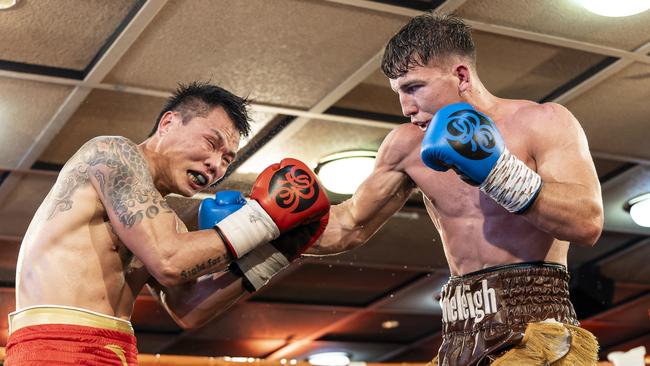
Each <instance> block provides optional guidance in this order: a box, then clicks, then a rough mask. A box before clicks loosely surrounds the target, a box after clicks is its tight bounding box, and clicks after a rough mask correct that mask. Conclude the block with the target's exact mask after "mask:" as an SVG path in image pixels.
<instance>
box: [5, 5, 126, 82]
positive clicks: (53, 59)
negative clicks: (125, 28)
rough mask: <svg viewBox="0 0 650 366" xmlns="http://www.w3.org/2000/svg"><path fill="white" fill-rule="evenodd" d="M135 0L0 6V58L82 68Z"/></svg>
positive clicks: (113, 30)
mask: <svg viewBox="0 0 650 366" xmlns="http://www.w3.org/2000/svg"><path fill="white" fill-rule="evenodd" d="M136 3H137V1H136V0H111V1H103V0H68V1H57V0H38V1H20V2H19V3H18V5H17V6H16V7H15V8H14V9H11V10H9V11H2V12H0V55H2V56H0V59H2V60H4V61H13V62H21V63H28V64H35V65H44V66H54V67H60V68H67V69H74V70H83V69H85V68H86V66H88V65H89V64H90V62H91V61H92V59H93V58H94V57H95V55H97V53H98V52H99V50H100V49H101V47H102V46H103V45H104V44H105V43H106V41H107V39H108V37H110V36H111V34H113V32H115V30H116V29H117V27H118V26H119V24H120V23H121V22H122V21H123V19H124V18H125V17H126V15H127V14H128V13H129V11H130V10H131V9H132V8H133V7H134V6H135V4H136Z"/></svg>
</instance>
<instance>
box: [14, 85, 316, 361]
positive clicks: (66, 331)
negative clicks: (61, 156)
mask: <svg viewBox="0 0 650 366" xmlns="http://www.w3.org/2000/svg"><path fill="white" fill-rule="evenodd" d="M246 104H247V101H246V100H245V99H243V98H240V97H238V96H235V95H234V94H232V93H230V92H228V91H226V90H224V89H222V88H220V87H218V86H215V85H210V84H206V83H191V84H189V85H186V86H181V87H180V88H179V90H178V91H177V92H176V93H175V94H174V95H173V96H172V97H171V98H170V99H169V101H168V103H167V105H166V106H165V107H164V108H163V110H162V112H161V114H160V116H159V118H158V120H157V121H156V127H155V128H154V130H153V132H152V134H151V135H150V137H149V138H147V139H146V140H145V141H143V142H142V143H140V144H135V143H133V142H132V141H130V140H129V139H127V138H124V137H119V136H101V137H96V138H94V139H92V140H90V141H88V142H87V143H86V144H84V145H83V146H82V147H81V148H80V149H79V150H78V151H77V152H76V153H75V154H74V156H72V157H71V158H70V160H68V162H67V163H66V164H65V165H64V167H63V168H62V170H61V172H60V174H59V177H58V179H57V181H56V182H55V184H54V186H53V187H52V189H51V191H50V192H49V194H48V195H47V197H46V198H45V200H44V201H43V203H42V204H41V206H40V207H39V209H38V210H37V212H36V214H35V215H34V218H33V219H32V222H31V223H30V226H29V228H28V230H27V233H26V235H25V238H24V240H23V243H22V245H21V248H20V254H19V258H18V264H17V273H16V311H15V312H13V313H12V314H10V315H9V331H10V335H9V338H8V342H7V349H6V350H7V355H6V360H5V365H14V366H18V365H44V364H48V365H63V364H66V365H67V364H71V365H78V364H102V365H136V364H137V358H136V356H137V348H136V345H135V338H134V336H133V329H132V327H131V323H130V322H129V319H130V317H131V313H132V311H133V306H134V303H135V300H136V297H137V295H138V294H139V293H140V291H141V289H142V288H143V287H144V286H145V285H149V286H150V287H151V289H152V291H153V292H155V293H156V296H158V297H159V298H160V299H161V301H162V302H163V305H164V307H165V309H167V310H168V311H169V312H170V314H171V315H172V317H173V318H174V320H176V321H177V322H178V324H179V325H180V326H182V327H184V328H191V327H197V326H200V325H201V324H204V323H205V322H207V321H208V320H209V319H211V318H212V317H214V316H216V315H217V314H218V313H220V312H222V311H223V310H225V309H226V308H227V307H228V306H229V305H230V304H232V303H233V302H234V301H236V300H237V299H238V298H239V297H240V296H241V295H242V294H244V293H245V287H244V286H245V285H246V283H247V281H248V282H254V283H255V284H257V287H256V288H258V287H260V286H263V285H264V283H265V281H267V280H268V278H270V276H272V275H273V274H275V273H276V272H277V271H279V270H281V269H282V268H283V266H286V265H287V264H288V262H290V260H291V259H293V258H294V257H295V256H297V254H299V253H300V252H301V251H302V250H304V249H306V246H308V245H309V244H311V243H312V242H313V241H314V240H315V239H316V238H317V237H318V235H319V234H320V233H321V232H322V230H323V229H324V225H326V222H327V213H328V210H329V201H328V200H327V197H326V196H325V194H324V193H323V190H322V189H318V181H317V180H316V178H315V175H314V173H313V172H311V171H310V170H309V168H308V167H306V166H305V165H304V164H303V163H301V162H300V161H297V160H295V159H284V160H283V161H282V162H280V163H279V164H274V165H272V166H270V167H269V168H267V169H266V170H264V171H263V172H262V173H261V174H260V176H259V177H258V178H257V181H256V183H255V184H254V186H253V191H252V192H251V194H250V198H251V199H250V200H247V201H244V202H242V205H241V207H239V209H238V210H237V211H236V212H229V214H228V215H227V217H225V218H223V220H220V221H219V222H218V223H217V220H215V221H213V225H210V226H209V227H208V228H207V229H205V230H199V231H194V232H188V231H187V228H186V227H185V225H184V224H183V222H182V221H181V220H180V219H179V218H178V216H177V215H176V214H175V213H174V212H173V211H172V210H171V209H170V207H169V206H168V205H167V203H166V201H165V199H164V196H165V195H167V194H170V193H176V194H179V195H182V196H185V197H191V196H193V195H194V194H196V193H197V192H199V191H201V190H203V189H205V188H207V187H209V186H210V185H211V184H213V183H215V182H216V181H217V180H219V179H221V178H222V177H223V176H224V174H225V173H226V170H227V168H228V166H229V165H230V163H232V161H233V160H234V159H235V156H236V151H237V149H238V147H239V142H240V137H241V136H246V135H247V134H248V132H249V121H248V116H247V111H246ZM291 174H300V187H297V186H296V185H294V184H292V181H287V180H282V179H279V178H277V176H278V175H282V177H285V176H286V177H288V176H290V175H291ZM278 182H280V183H278ZM306 182H308V183H309V184H308V187H307V188H309V189H310V190H311V191H312V192H316V193H315V194H313V195H312V197H310V200H309V201H308V202H307V203H305V204H304V205H303V206H301V210H300V211H299V212H298V210H291V207H289V206H287V205H284V203H283V201H282V200H281V199H280V198H279V195H280V194H283V195H285V196H286V195H287V192H289V193H290V192H292V190H300V189H302V190H304V189H306V187H305V185H306ZM274 184H276V185H277V184H282V185H283V186H282V190H278V189H276V187H275V185H274ZM305 228H306V229H307V230H306V231H303V230H302V229H305ZM269 242H271V244H269ZM260 248H262V249H261V252H260ZM267 257H272V259H273V261H270V262H272V263H270V264H268V263H264V259H266V258H267ZM250 258H253V260H251V259H250ZM260 258H261V259H260ZM278 258H279V259H278ZM233 260H237V261H238V262H241V264H240V265H239V267H238V268H237V270H236V271H226V272H223V273H220V274H218V275H214V276H206V275H207V274H211V273H215V272H217V271H222V270H224V269H226V267H227V266H228V264H229V263H231V262H232V261H233ZM278 260H279V261H280V262H281V263H280V265H274V266H272V265H271V264H275V262H278ZM260 263H261V264H260ZM199 278H201V279H202V280H201V281H198V280H197V279H199ZM245 280H246V281H245Z"/></svg>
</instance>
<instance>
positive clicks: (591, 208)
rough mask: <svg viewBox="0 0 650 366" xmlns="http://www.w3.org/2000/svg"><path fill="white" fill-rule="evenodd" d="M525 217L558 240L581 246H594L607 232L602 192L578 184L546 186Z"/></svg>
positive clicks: (550, 184)
mask: <svg viewBox="0 0 650 366" xmlns="http://www.w3.org/2000/svg"><path fill="white" fill-rule="evenodd" d="M523 216H524V217H525V218H526V219H527V220H528V221H530V222H531V223H533V224H534V225H535V226H537V227H538V228H540V229H541V230H544V231H546V232H548V233H550V234H552V235H553V236H554V237H555V238H557V239H560V240H566V241H570V242H572V243H575V244H581V245H588V246H591V245H594V244H595V243H596V241H597V240H598V238H599V237H600V233H601V232H602V229H603V207H602V201H601V199H600V192H594V190H593V189H591V188H588V187H586V186H583V185H580V184H575V183H557V182H544V184H543V186H542V189H541V191H540V193H539V196H538V197H537V199H536V200H535V203H534V204H533V205H532V206H531V207H530V209H529V210H528V211H527V212H526V213H525V214H524V215H523Z"/></svg>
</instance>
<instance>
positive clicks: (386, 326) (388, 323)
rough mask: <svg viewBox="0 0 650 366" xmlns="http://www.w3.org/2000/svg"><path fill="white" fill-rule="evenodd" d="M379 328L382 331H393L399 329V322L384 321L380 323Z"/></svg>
mask: <svg viewBox="0 0 650 366" xmlns="http://www.w3.org/2000/svg"><path fill="white" fill-rule="evenodd" d="M381 327H382V328H384V329H393V328H397V327H399V321H397V320H386V321H385V322H382V323H381Z"/></svg>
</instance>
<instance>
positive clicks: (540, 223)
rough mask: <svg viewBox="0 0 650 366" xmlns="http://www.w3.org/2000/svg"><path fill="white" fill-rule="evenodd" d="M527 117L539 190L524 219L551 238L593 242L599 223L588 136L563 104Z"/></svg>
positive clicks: (595, 177)
mask: <svg viewBox="0 0 650 366" xmlns="http://www.w3.org/2000/svg"><path fill="white" fill-rule="evenodd" d="M540 107H541V110H540V111H539V113H538V114H537V115H535V116H533V117H532V118H531V119H530V120H531V121H532V124H533V125H534V126H536V127H533V130H532V133H531V136H529V140H530V144H529V145H530V151H531V156H532V157H533V159H534V160H535V165H536V171H537V173H538V174H539V175H540V177H541V178H542V182H543V183H542V189H541V191H540V193H539V196H538V197H537V199H536V201H535V202H534V203H533V205H532V206H531V209H530V210H529V211H528V212H527V213H526V215H525V217H526V218H527V219H528V220H529V221H531V222H532V223H533V224H534V225H536V226H537V227H539V228H541V229H542V230H544V231H546V232H548V233H551V234H552V235H553V236H554V237H555V238H557V239H560V240H566V241H570V242H573V243H583V244H587V245H593V244H594V243H595V241H596V240H597V239H598V237H599V236H600V232H601V231H602V223H603V207H602V197H601V193H600V183H599V181H598V175H597V174H596V170H595V168H594V163H593V160H592V158H591V155H590V153H589V146H588V143H587V138H586V136H585V134H584V132H583V130H582V128H581V127H580V124H579V123H578V121H577V120H576V119H575V117H573V115H572V114H571V112H569V111H568V110H567V109H566V108H564V107H562V106H560V105H557V104H553V103H548V104H545V105H542V106H540Z"/></svg>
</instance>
